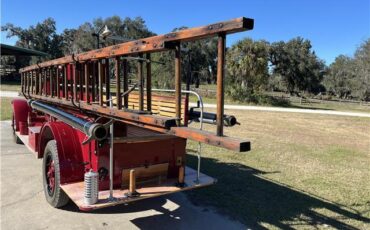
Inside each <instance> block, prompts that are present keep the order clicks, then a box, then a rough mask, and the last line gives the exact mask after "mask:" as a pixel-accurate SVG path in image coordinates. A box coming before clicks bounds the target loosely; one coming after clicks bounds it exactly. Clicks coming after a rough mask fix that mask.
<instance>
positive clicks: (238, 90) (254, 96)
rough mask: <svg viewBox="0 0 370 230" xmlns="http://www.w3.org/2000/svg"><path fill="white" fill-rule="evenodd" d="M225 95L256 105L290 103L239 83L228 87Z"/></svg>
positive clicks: (282, 104) (286, 104)
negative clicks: (254, 90)
mask: <svg viewBox="0 0 370 230" xmlns="http://www.w3.org/2000/svg"><path fill="white" fill-rule="evenodd" d="M226 93H227V95H228V96H230V98H231V99H232V100H234V101H239V102H246V103H252V104H256V105H273V106H284V107H287V106H289V105H290V102H289V101H288V100H286V99H284V98H277V97H273V96H269V95H265V94H263V93H260V92H253V91H251V90H248V89H246V88H243V87H241V86H239V85H237V86H232V87H229V88H228V89H227V91H226Z"/></svg>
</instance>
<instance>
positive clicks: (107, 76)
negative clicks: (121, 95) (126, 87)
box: [104, 58, 110, 106]
mask: <svg viewBox="0 0 370 230" xmlns="http://www.w3.org/2000/svg"><path fill="white" fill-rule="evenodd" d="M104 70H105V101H106V105H107V106H109V101H108V100H109V98H110V74H109V58H106V59H105V64H104Z"/></svg>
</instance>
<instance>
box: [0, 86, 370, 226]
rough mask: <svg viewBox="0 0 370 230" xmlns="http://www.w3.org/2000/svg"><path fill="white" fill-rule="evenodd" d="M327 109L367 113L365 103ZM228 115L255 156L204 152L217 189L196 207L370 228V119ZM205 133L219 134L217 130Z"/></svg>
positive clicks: (274, 222)
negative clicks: (249, 144) (248, 143)
mask: <svg viewBox="0 0 370 230" xmlns="http://www.w3.org/2000/svg"><path fill="white" fill-rule="evenodd" d="M5 87H6V88H7V89H8V90H9V89H16V86H12V85H10V86H8V85H6V86H5ZM2 88H3V87H2ZM213 100H214V99H212V98H208V99H206V100H205V101H206V102H210V103H211V102H213ZM10 101H11V98H1V106H0V107H1V120H9V119H11V110H10ZM327 104H328V103H327ZM311 105H312V104H311ZM315 106H317V105H315ZM320 106H323V107H324V108H325V109H330V110H348V111H361V112H368V107H367V106H363V105H359V104H358V105H352V104H341V103H334V104H328V105H325V104H324V105H323V104H321V105H320ZM325 106H326V107H325ZM356 106H357V107H358V108H359V109H356V108H357V107H356ZM307 107H309V106H307ZM311 108H312V106H311ZM209 111H212V110H209ZM225 113H226V114H233V115H235V116H236V117H237V118H238V120H239V121H240V122H241V124H242V125H241V126H236V127H233V128H225V133H226V135H229V136H236V137H240V138H243V139H249V140H250V141H251V143H252V151H250V152H247V153H234V152H231V151H227V150H224V149H219V148H216V147H211V146H206V145H203V151H202V172H204V173H206V174H208V175H210V176H213V177H215V178H217V179H218V183H217V184H216V185H214V186H211V187H208V188H205V189H200V190H195V191H190V192H187V194H188V195H189V197H190V198H191V200H192V202H194V203H195V204H199V205H204V206H206V207H208V206H209V207H211V208H216V209H217V210H218V211H219V212H221V213H224V214H226V215H228V216H229V217H231V218H234V219H236V220H239V221H241V222H242V223H244V224H246V225H247V226H249V227H252V228H253V229H259V228H269V229H270V228H272V229H277V228H283V229H289V228H293V229H311V228H312V229H315V228H337V229H354V228H359V229H370V180H369V178H370V168H369V167H370V119H369V118H357V117H345V116H332V115H315V114H299V113H281V112H279V113H278V112H262V111H261V112H260V111H232V110H226V111H225ZM198 125H199V124H197V123H195V124H193V126H196V127H198ZM205 129H207V130H211V131H215V126H211V125H206V126H205ZM197 147H198V143H195V142H192V141H189V144H188V149H187V151H188V153H189V154H188V158H187V164H188V165H191V166H192V167H196V150H197Z"/></svg>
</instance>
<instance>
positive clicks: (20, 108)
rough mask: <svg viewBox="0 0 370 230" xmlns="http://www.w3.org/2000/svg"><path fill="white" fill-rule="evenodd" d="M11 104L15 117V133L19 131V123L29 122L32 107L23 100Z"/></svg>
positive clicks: (16, 100) (17, 99) (13, 122)
mask: <svg viewBox="0 0 370 230" xmlns="http://www.w3.org/2000/svg"><path fill="white" fill-rule="evenodd" d="M11 103H12V108H13V117H14V119H13V121H12V125H13V127H14V130H15V131H19V122H27V120H28V113H29V112H31V107H30V106H29V105H28V103H27V100H25V99H21V98H16V99H13V100H12V101H11Z"/></svg>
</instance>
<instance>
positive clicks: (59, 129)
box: [38, 121, 85, 184]
mask: <svg viewBox="0 0 370 230" xmlns="http://www.w3.org/2000/svg"><path fill="white" fill-rule="evenodd" d="M77 132H79V131H78V130H76V129H73V128H72V127H71V126H69V125H67V124H65V123H63V122H60V121H53V122H47V123H45V124H44V125H43V127H42V129H41V132H40V139H39V150H40V151H39V152H38V158H42V157H43V155H44V150H45V147H46V144H47V143H48V142H49V141H50V140H55V141H56V144H57V149H58V157H59V167H60V183H61V184H65V183H71V182H76V181H81V180H83V176H84V169H85V167H84V162H83V156H82V150H81V146H82V144H81V143H79V138H78V134H77Z"/></svg>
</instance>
